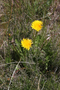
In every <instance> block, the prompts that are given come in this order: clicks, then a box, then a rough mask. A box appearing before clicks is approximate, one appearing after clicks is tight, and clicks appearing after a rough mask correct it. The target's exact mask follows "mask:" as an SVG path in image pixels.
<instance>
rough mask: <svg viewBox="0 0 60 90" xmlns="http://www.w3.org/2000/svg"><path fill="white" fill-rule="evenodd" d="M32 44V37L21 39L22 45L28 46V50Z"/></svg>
mask: <svg viewBox="0 0 60 90" xmlns="http://www.w3.org/2000/svg"><path fill="white" fill-rule="evenodd" d="M31 44H32V40H31V39H24V38H23V40H21V45H22V47H24V48H26V49H27V50H29V49H30V47H31Z"/></svg>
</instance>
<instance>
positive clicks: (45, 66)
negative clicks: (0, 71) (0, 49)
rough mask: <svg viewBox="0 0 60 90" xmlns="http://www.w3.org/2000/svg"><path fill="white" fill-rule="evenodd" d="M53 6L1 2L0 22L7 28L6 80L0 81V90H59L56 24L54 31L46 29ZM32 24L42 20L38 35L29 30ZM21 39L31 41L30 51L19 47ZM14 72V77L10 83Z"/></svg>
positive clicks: (46, 1) (36, 0)
mask: <svg viewBox="0 0 60 90" xmlns="http://www.w3.org/2000/svg"><path fill="white" fill-rule="evenodd" d="M53 3H54V0H7V1H5V0H4V5H5V6H4V8H5V16H4V17H3V18H2V21H4V22H6V24H7V25H6V26H7V31H6V32H5V33H6V36H7V39H8V40H7V43H8V47H6V50H7V51H6V53H5V54H6V55H5V57H4V59H5V63H6V66H5V68H4V70H6V71H5V72H4V75H5V76H3V77H4V80H3V79H2V80H0V83H1V84H3V81H4V82H5V83H6V84H5V85H4V86H1V90H3V89H4V88H6V89H7V88H9V89H10V90H39V89H38V86H39V88H40V90H60V84H59V79H60V77H59V69H60V61H59V58H58V54H59V52H58V48H59V43H58V44H56V42H57V38H58V36H57V37H56V36H55V34H56V28H58V29H59V28H60V27H59V24H57V22H54V24H53V25H54V26H53V29H52V30H48V29H47V26H48V25H49V24H50V21H51V20H50V19H51V16H49V14H48V13H49V12H50V6H52V5H53ZM53 12H54V10H53ZM34 20H41V21H43V23H44V25H43V28H42V30H41V31H40V32H38V33H37V32H36V31H34V30H32V28H31V23H32V22H33V21H34ZM47 22H48V23H47ZM51 23H52V21H51ZM55 24H56V25H55ZM9 34H10V35H9ZM52 34H53V35H52ZM48 35H50V39H49V40H47V38H48ZM23 38H30V39H32V40H33V41H34V44H33V45H32V48H31V49H30V50H29V51H27V50H25V49H24V48H22V47H21V39H23ZM19 61H20V63H19V64H18V62H19ZM13 62H14V63H13ZM17 65H18V66H17ZM16 66H17V68H16ZM15 69H16V70H15ZM14 70H15V73H14V76H13V78H12V79H11V77H12V74H13V72H14ZM7 78H10V80H7ZM39 79H40V83H39ZM10 81H11V83H10ZM9 83H10V85H9ZM6 89H4V90H6Z"/></svg>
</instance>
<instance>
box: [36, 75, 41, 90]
mask: <svg viewBox="0 0 60 90" xmlns="http://www.w3.org/2000/svg"><path fill="white" fill-rule="evenodd" d="M40 81H41V74H40V78H39V81H38V88H37V90H40V87H39V85H40Z"/></svg>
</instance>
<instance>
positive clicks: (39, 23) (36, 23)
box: [31, 20, 43, 31]
mask: <svg viewBox="0 0 60 90" xmlns="http://www.w3.org/2000/svg"><path fill="white" fill-rule="evenodd" d="M31 27H32V29H35V30H36V31H40V30H41V29H42V27H43V22H42V21H39V20H35V21H34V22H32V24H31Z"/></svg>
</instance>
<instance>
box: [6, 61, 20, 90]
mask: <svg viewBox="0 0 60 90" xmlns="http://www.w3.org/2000/svg"><path fill="white" fill-rule="evenodd" d="M20 61H21V60H20ZM20 61H19V62H18V64H17V65H16V67H15V69H14V71H13V74H12V76H11V79H10V83H9V86H8V90H9V89H10V84H11V82H12V79H13V77H14V74H15V72H16V68H17V67H18V65H19V63H20Z"/></svg>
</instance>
